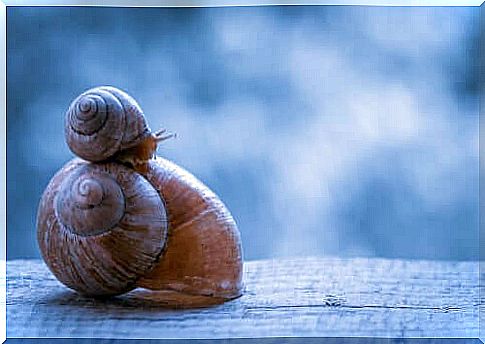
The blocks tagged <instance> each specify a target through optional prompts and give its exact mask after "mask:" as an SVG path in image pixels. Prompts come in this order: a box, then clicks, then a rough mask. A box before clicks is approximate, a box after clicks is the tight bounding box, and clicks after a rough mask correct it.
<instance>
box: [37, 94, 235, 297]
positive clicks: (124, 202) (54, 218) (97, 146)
mask: <svg viewBox="0 0 485 344" xmlns="http://www.w3.org/2000/svg"><path fill="white" fill-rule="evenodd" d="M77 109H79V110H81V111H82V112H83V114H82V115H79V116H78V115H77V114H76V111H77ZM98 116H100V118H101V119H97V117H98ZM73 118H74V119H73ZM83 120H85V124H86V127H87V128H85V127H84V126H83ZM73 123H74V124H73ZM93 123H96V124H93ZM112 125H113V126H115V129H110V128H111V126H112ZM95 127H96V128H98V129H99V130H98V131H95V130H94V129H93V128H95ZM120 128H121V129H120ZM65 133H66V138H67V142H68V145H69V147H70V148H71V149H72V151H73V152H74V153H75V154H79V153H80V154H81V157H82V158H83V159H84V160H83V159H80V158H75V159H73V160H71V161H69V162H68V163H67V164H66V165H65V166H64V167H63V168H62V169H61V170H60V171H59V172H57V173H56V175H55V176H54V177H53V178H52V179H51V181H50V183H49V185H48V186H47V188H46V190H45V191H44V194H43V195H42V198H41V201H40V204H39V209H38V215H37V239H38V244H39V247H40V251H41V254H42V257H43V259H44V261H45V262H46V264H47V266H48V267H49V269H50V270H51V271H52V272H53V274H54V275H55V276H56V277H57V278H58V279H59V280H60V281H61V282H62V283H64V284H65V285H66V286H68V287H70V288H72V289H74V290H77V291H78V292H80V293H83V294H86V295H91V296H111V295H119V294H122V293H125V292H128V291H130V290H133V289H135V288H137V287H142V288H146V289H151V290H163V291H170V292H172V293H174V294H175V298H176V299H177V300H178V301H179V303H181V304H184V303H186V304H189V303H190V302H192V300H193V297H202V298H206V299H207V300H206V301H207V302H210V303H212V302H219V301H224V300H228V299H233V298H236V297H238V296H240V295H241V294H242V247H241V241H240V234H239V231H238V229H237V225H236V223H235V221H234V219H233V217H232V216H231V214H230V212H229V211H228V209H227V208H226V207H225V205H224V204H223V203H222V201H221V200H220V199H219V198H218V197H217V195H215V194H214V193H213V192H212V191H211V190H210V189H209V188H207V187H206V186H205V185H204V184H203V183H202V182H200V181H199V180H198V179H197V178H196V177H194V176H193V175H192V174H190V173H189V172H187V171H186V170H184V169H183V168H181V167H179V166H177V165H176V164H174V163H172V162H170V161H168V160H166V159H162V158H160V157H154V158H152V157H153V154H154V152H155V150H156V146H157V143H158V142H159V141H160V140H163V139H165V138H167V137H168V136H165V137H163V136H161V133H162V132H158V133H155V134H153V133H151V131H150V129H149V127H148V125H147V124H146V121H145V117H144V115H143V113H142V111H141V109H140V107H139V106H138V104H136V102H135V101H134V100H133V99H132V98H131V97H129V96H128V95H127V94H126V93H124V92H122V91H120V90H118V89H115V88H113V87H99V88H95V89H92V90H89V91H87V92H84V93H83V94H82V95H81V96H79V97H78V98H76V99H75V100H74V102H73V103H72V104H71V105H70V107H69V110H68V111H67V114H66V131H65ZM85 136H86V137H85ZM85 146H86V147H85ZM90 146H91V147H93V148H92V149H91V150H90V149H89V148H87V147H90ZM113 147H114V148H113ZM87 160H90V161H87ZM172 296H173V295H172Z"/></svg>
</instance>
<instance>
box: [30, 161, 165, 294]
mask: <svg viewBox="0 0 485 344" xmlns="http://www.w3.org/2000/svg"><path fill="white" fill-rule="evenodd" d="M167 233H168V220H167V215H166V211H165V206H164V204H163V201H162V199H161V198H160V196H159V194H158V192H157V191H156V190H155V189H154V188H153V187H152V185H151V184H150V183H149V182H148V181H147V180H146V179H145V178H143V177H142V176H141V175H140V174H138V173H136V172H134V171H133V170H131V169H129V168H127V167H125V166H123V165H121V164H118V163H114V162H109V163H99V164H91V163H89V162H86V161H83V160H81V159H75V160H72V161H71V162H69V163H67V164H66V165H65V166H64V168H63V169H62V170H60V171H59V172H58V173H57V174H56V175H55V176H54V177H53V178H52V180H51V182H50V183H49V185H48V186H47V188H46V191H45V192H44V194H43V196H42V199H41V202H40V204H39V210H38V217H37V239H38V244H39V247H40V250H41V253H42V257H43V258H44V261H45V262H46V264H47V266H48V267H49V268H50V270H51V271H52V272H53V273H54V275H55V276H56V277H57V278H58V279H59V280H60V281H61V282H62V283H64V284H65V285H67V286H68V287H70V288H72V289H75V290H77V291H79V292H81V293H83V294H87V295H96V296H103V295H116V294H121V293H124V292H126V291H129V290H131V289H133V288H135V287H136V281H137V280H138V279H139V278H140V277H141V276H143V275H145V274H146V273H147V272H149V271H150V270H151V269H152V268H153V266H154V264H155V263H156V262H157V261H158V259H159V257H160V256H161V254H162V252H163V249H164V247H165V243H166V240H167Z"/></svg>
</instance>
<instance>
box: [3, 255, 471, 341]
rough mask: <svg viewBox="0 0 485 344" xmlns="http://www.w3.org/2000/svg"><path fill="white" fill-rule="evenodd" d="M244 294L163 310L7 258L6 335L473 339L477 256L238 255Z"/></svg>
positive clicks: (141, 298) (148, 297)
mask: <svg viewBox="0 0 485 344" xmlns="http://www.w3.org/2000/svg"><path fill="white" fill-rule="evenodd" d="M244 270H245V271H244V274H245V277H244V281H245V285H246V287H245V294H244V296H242V297H241V298H238V299H236V300H233V301H231V302H227V303H225V304H222V305H217V306H213V307H210V308H204V309H184V310H181V309H167V308H166V306H165V304H164V302H163V301H162V300H160V299H159V298H160V295H156V294H150V293H148V292H146V291H145V290H143V289H139V290H136V291H133V292H131V293H129V294H126V295H123V296H120V297H117V298H113V299H109V300H94V299H89V298H84V297H81V296H79V295H78V294H76V293H75V292H73V291H70V290H69V289H67V288H66V287H64V286H63V285H61V284H60V283H59V282H57V280H55V279H54V277H53V276H52V274H51V273H50V272H49V271H48V270H47V268H46V267H45V265H44V264H43V263H42V262H41V261H38V260H15V261H8V263H7V337H8V338H12V337H83V338H91V337H94V338H229V337H267V336H304V337H320V336H323V337H355V336H358V337H393V338H396V337H399V338H401V337H448V338H450V337H463V338H465V337H468V338H476V337H478V305H479V288H478V277H479V276H478V263H477V262H459V263H458V262H456V263H455V262H431V261H403V260H384V259H347V260H343V259H328V258H304V259H294V260H266V261H252V262H246V263H245V267H244Z"/></svg>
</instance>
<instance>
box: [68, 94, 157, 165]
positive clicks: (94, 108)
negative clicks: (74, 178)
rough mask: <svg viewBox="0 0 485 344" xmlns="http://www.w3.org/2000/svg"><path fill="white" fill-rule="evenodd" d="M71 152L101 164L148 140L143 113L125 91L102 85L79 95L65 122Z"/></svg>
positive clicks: (148, 135)
mask: <svg viewBox="0 0 485 344" xmlns="http://www.w3.org/2000/svg"><path fill="white" fill-rule="evenodd" d="M64 127H65V136H66V141H67V144H68V146H69V148H70V149H71V151H72V152H73V153H74V154H76V155H77V156H79V157H80V158H83V159H85V160H88V161H94V162H97V161H103V160H106V159H108V158H110V157H112V156H114V155H115V154H116V153H117V152H119V151H122V150H124V149H128V148H132V147H135V146H136V145H138V144H139V143H140V142H142V141H143V140H144V139H146V138H148V137H150V135H151V130H150V128H149V127H148V124H147V122H146V119H145V116H144V115H143V111H142V110H141V108H140V106H139V105H138V103H137V102H136V101H135V100H134V99H133V98H132V97H130V96H129V95H128V94H126V93H125V92H124V91H122V90H120V89H118V88H115V87H111V86H101V87H95V88H92V89H90V90H88V91H86V92H84V93H82V94H81V95H80V96H78V97H77V98H76V99H74V101H73V102H72V103H71V104H70V106H69V109H68V110H67V113H66V119H65V126H64Z"/></svg>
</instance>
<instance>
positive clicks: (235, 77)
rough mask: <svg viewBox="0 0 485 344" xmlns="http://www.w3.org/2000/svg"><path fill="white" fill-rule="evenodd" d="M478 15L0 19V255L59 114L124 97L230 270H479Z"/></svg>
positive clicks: (301, 11) (65, 153) (51, 146)
mask: <svg viewBox="0 0 485 344" xmlns="http://www.w3.org/2000/svg"><path fill="white" fill-rule="evenodd" d="M478 20H479V8H459V7H453V8H449V7H448V8H436V7H434V8H403V7H387V8H384V7H359V6H352V7H334V6H290V7H286V6H285V7H283V6H281V7H280V6H276V7H275V6H272V7H235V8H199V9H187V8H185V9H184V8H179V9H176V8H172V9H168V8H165V9H164V8H129V9H122V8H89V7H83V8H42V7H37V8H26V7H18V8H15V7H9V8H8V9H7V68H8V72H7V153H8V157H7V162H8V166H7V179H8V182H7V184H8V185H7V187H8V196H7V197H8V199H7V202H8V203H7V223H8V227H7V257H8V259H12V258H20V257H38V256H39V252H38V249H37V242H36V233H35V218H36V211H37V204H38V201H39V199H40V196H41V194H42V191H43V190H44V188H45V187H46V185H47V183H48V182H49V179H50V178H51V177H52V175H53V174H54V173H55V172H56V171H57V170H58V169H59V168H60V167H61V166H62V165H63V164H64V163H66V162H67V161H68V160H69V159H70V158H71V157H72V156H73V155H72V154H71V152H70V151H69V149H68V147H67V145H66V144H65V142H64V137H63V118H64V112H65V110H66V108H67V106H68V105H69V103H70V102H71V100H72V99H73V98H75V97H76V96H77V95H78V94H80V93H81V92H82V91H84V90H86V89H88V88H91V87H93V86H98V85H113V86H117V87H119V88H122V89H124V90H126V91H127V92H128V93H130V94H131V95H132V96H133V97H134V98H135V99H137V101H138V102H139V103H140V105H141V107H142V108H143V109H144V111H145V113H146V116H147V118H148V121H149V123H150V126H151V128H152V129H158V128H168V129H169V130H170V131H174V132H176V133H177V134H178V138H177V139H175V140H170V141H167V142H165V143H164V144H163V145H162V146H161V147H160V148H159V151H158V152H159V155H162V156H164V157H167V158H169V159H171V160H173V161H175V162H176V163H178V164H179V165H181V166H183V167H185V168H187V169H188V170H190V171H191V172H192V173H194V174H195V175H196V176H198V177H199V178H200V179H201V180H203V181H204V182H205V183H206V184H207V185H208V186H210V187H211V188H212V189H213V190H214V191H215V192H216V193H217V194H219V195H220V197H221V198H222V199H223V201H224V202H225V203H226V204H227V206H228V207H229V209H230V210H231V212H232V213H233V215H234V217H235V218H236V221H237V222H238V224H239V227H240V230H241V233H242V239H243V246H244V254H245V258H246V259H261V258H272V257H290V256H303V255H338V256H344V257H345V256H378V257H396V258H420V259H421V258H423V259H453V260H454V259H460V260H468V259H477V258H478V105H479V103H478V86H479V85H478V63H477V61H478V39H479V25H478Z"/></svg>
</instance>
